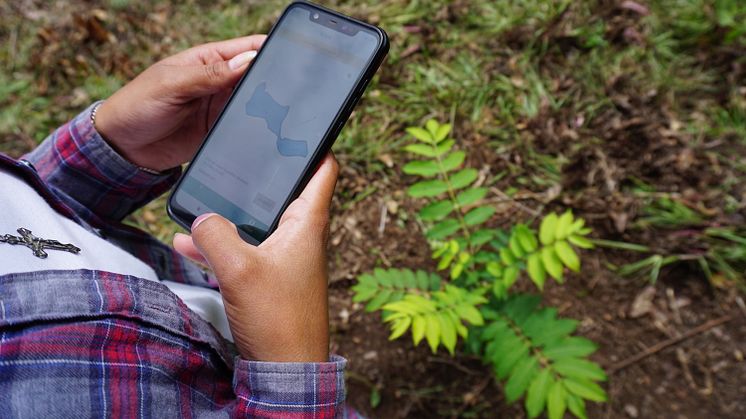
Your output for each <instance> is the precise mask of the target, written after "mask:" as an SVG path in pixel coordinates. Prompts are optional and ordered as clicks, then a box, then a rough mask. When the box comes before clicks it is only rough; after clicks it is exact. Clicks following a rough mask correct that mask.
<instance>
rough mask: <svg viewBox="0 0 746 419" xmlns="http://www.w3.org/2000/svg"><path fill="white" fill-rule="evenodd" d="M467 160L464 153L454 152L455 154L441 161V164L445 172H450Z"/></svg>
mask: <svg viewBox="0 0 746 419" xmlns="http://www.w3.org/2000/svg"><path fill="white" fill-rule="evenodd" d="M465 158H466V153H464V152H463V151H454V152H453V153H451V154H449V155H447V156H446V157H445V158H444V159H443V160H441V162H440V164H441V166H442V170H443V171H445V172H450V171H451V170H454V169H456V168H458V167H459V166H461V163H463V162H464V159H465Z"/></svg>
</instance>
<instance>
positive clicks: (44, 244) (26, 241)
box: [0, 227, 80, 259]
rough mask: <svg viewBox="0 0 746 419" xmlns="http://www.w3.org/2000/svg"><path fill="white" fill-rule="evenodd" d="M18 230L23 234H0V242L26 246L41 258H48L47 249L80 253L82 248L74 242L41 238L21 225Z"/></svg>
mask: <svg viewBox="0 0 746 419" xmlns="http://www.w3.org/2000/svg"><path fill="white" fill-rule="evenodd" d="M16 231H18V234H20V235H21V236H20V237H19V236H13V235H11V234H5V235H0V243H8V244H17V245H21V246H26V247H28V248H29V249H31V251H32V252H33V253H34V256H36V257H38V258H39V259H46V257H47V256H49V255H48V254H47V252H45V250H61V251H63V252H70V253H74V254H78V253H80V249H79V248H78V247H76V246H73V245H72V244H64V243H60V242H58V241H57V240H47V239H40V238H38V237H36V236H34V235H33V234H31V230H29V229H26V228H23V227H21V228H19V229H18V230H16Z"/></svg>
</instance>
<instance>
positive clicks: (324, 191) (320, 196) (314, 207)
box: [298, 153, 339, 213]
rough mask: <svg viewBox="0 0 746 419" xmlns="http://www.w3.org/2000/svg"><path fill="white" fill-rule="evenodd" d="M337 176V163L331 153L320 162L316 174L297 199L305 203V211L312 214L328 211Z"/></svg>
mask: <svg viewBox="0 0 746 419" xmlns="http://www.w3.org/2000/svg"><path fill="white" fill-rule="evenodd" d="M338 174H339V163H337V159H335V158H334V155H333V154H332V153H329V154H327V155H326V157H325V158H324V160H322V161H321V164H320V165H319V167H318V169H316V173H315V174H314V175H313V177H312V178H311V180H310V181H308V184H307V185H306V187H305V189H303V192H301V194H300V196H299V197H298V198H299V199H301V200H302V201H304V202H305V203H306V205H307V206H308V208H307V210H309V211H312V212H317V211H318V212H323V213H326V212H328V211H329V206H330V205H331V202H332V196H333V195H334V187H335V185H336V184H337V176H338Z"/></svg>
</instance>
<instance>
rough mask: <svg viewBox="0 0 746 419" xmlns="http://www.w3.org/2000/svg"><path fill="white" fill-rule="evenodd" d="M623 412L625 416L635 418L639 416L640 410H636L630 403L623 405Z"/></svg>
mask: <svg viewBox="0 0 746 419" xmlns="http://www.w3.org/2000/svg"><path fill="white" fill-rule="evenodd" d="M624 412H625V413H626V414H627V416H629V417H631V418H636V417H638V416H640V412H638V411H637V408H636V407H635V406H633V405H631V404H625V405H624Z"/></svg>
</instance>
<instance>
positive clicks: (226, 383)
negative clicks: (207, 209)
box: [0, 108, 357, 418]
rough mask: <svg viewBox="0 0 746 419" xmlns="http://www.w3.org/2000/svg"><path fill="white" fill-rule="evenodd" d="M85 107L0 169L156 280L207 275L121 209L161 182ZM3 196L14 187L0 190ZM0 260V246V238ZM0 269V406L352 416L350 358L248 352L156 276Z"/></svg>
mask: <svg viewBox="0 0 746 419" xmlns="http://www.w3.org/2000/svg"><path fill="white" fill-rule="evenodd" d="M90 112H91V108H88V109H87V110H86V111H84V112H83V113H81V114H80V115H78V116H77V117H76V118H75V119H73V120H72V121H70V122H69V123H68V124H66V125H64V126H62V127H61V128H59V129H58V130H57V131H56V132H54V133H53V134H52V135H50V136H49V138H47V139H46V140H45V141H44V142H43V143H42V144H41V145H40V146H39V147H38V148H37V149H35V150H34V151H32V152H31V153H29V154H28V155H26V156H24V159H22V160H13V159H11V158H9V157H7V156H4V155H2V154H0V169H2V170H8V171H11V172H12V173H15V174H17V175H18V176H20V177H22V178H23V179H25V180H26V181H27V182H28V183H29V184H30V185H31V186H32V187H34V188H35V189H36V190H37V191H38V193H39V194H41V195H42V196H43V197H44V198H45V199H46V201H47V202H48V203H49V205H51V206H52V207H53V208H54V209H55V210H56V211H57V212H59V213H60V214H61V215H63V216H66V217H68V218H70V219H72V220H74V221H76V222H77V223H79V224H80V225H82V226H83V227H85V228H87V229H89V230H90V231H92V232H94V233H96V234H98V235H100V236H101V237H102V238H105V239H106V240H109V241H112V242H114V243H116V244H117V245H118V246H120V247H122V248H124V249H125V250H127V251H129V252H130V253H132V254H133V255H135V256H136V257H138V258H140V259H141V260H143V261H144V262H145V263H147V264H148V265H150V266H152V267H153V268H154V270H155V271H156V273H157V274H158V276H159V278H160V279H170V280H173V281H178V282H182V283H188V284H192V285H201V286H205V287H214V286H215V282H214V281H212V280H210V278H208V276H207V275H206V274H205V273H204V272H203V271H202V270H201V269H200V268H199V267H197V266H196V265H194V264H192V263H191V262H189V261H188V260H186V259H184V258H182V257H181V256H180V255H178V254H177V253H175V252H174V250H173V249H172V248H171V247H169V246H166V245H164V244H163V243H161V242H159V241H158V240H156V239H155V238H153V237H152V236H150V235H148V234H146V233H144V232H142V231H140V230H139V229H136V228H134V227H131V226H127V225H124V224H122V222H121V221H122V219H123V218H124V217H125V216H127V215H128V214H130V213H131V212H132V211H134V210H136V209H137V208H139V207H141V206H143V205H144V204H145V203H147V202H149V201H150V200H152V199H153V198H155V197H157V196H159V195H161V194H162V193H164V192H165V191H167V190H168V189H169V188H170V187H171V186H172V185H173V183H174V182H175V181H176V179H177V178H178V176H179V170H178V169H175V170H172V171H170V172H169V173H166V174H163V175H161V176H159V175H153V174H149V173H145V172H143V171H141V170H139V169H137V168H136V167H134V166H133V165H132V164H131V163H129V162H127V161H126V160H124V159H123V158H122V157H121V156H119V155H118V154H117V153H116V152H115V151H114V150H112V149H111V147H110V146H109V145H108V144H106V142H105V141H104V140H103V139H102V138H101V136H99V135H98V133H97V132H96V130H95V129H94V127H93V125H92V124H91V121H90ZM0 199H10V197H0ZM0 263H2V248H0ZM39 269H40V270H39V271H34V272H26V273H16V274H10V275H3V276H0V417H2V418H6V417H34V418H36V417H45V418H52V417H169V418H170V417H266V418H331V417H354V416H357V415H356V413H355V412H354V411H352V410H348V409H347V408H346V407H345V405H344V400H345V383H344V367H345V363H346V361H345V360H344V359H343V358H341V357H337V356H333V357H332V358H331V360H330V362H324V363H270V362H254V361H246V360H244V359H241V358H240V357H238V356H237V353H236V351H235V348H234V347H233V345H232V344H231V343H230V342H227V341H226V340H224V339H223V338H222V337H221V336H220V335H219V334H218V332H217V331H216V330H215V329H214V328H213V327H212V326H211V325H210V324H209V323H207V322H206V321H204V320H203V319H202V318H200V317H199V316H198V315H196V314H195V313H194V312H192V311H191V310H189V309H188V308H187V307H186V306H185V305H184V303H183V302H182V301H181V300H180V299H179V298H178V297H177V296H176V295H174V294H173V293H172V292H171V291H169V290H168V288H166V287H165V286H164V285H162V284H160V283H157V282H153V281H148V280H144V279H141V278H136V277H132V276H126V275H117V274H112V273H108V272H100V271H90V270H80V271H45V270H43V269H44V265H43V261H40V262H39Z"/></svg>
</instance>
